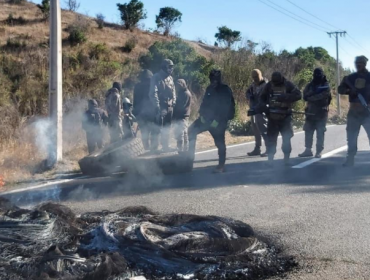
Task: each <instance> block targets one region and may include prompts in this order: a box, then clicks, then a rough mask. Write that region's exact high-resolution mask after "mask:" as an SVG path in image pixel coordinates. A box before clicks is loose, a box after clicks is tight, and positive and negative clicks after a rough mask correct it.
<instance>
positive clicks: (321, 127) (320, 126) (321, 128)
mask: <svg viewBox="0 0 370 280" xmlns="http://www.w3.org/2000/svg"><path fill="white" fill-rule="evenodd" d="M327 120H328V119H327V117H325V118H323V119H322V120H320V121H318V122H317V125H316V155H315V157H316V158H321V153H322V151H323V150H324V142H325V132H326V122H327Z"/></svg>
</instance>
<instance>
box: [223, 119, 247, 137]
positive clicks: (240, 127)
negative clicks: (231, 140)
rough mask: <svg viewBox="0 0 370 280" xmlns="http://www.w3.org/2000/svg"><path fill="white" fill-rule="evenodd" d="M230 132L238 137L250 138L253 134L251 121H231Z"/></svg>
mask: <svg viewBox="0 0 370 280" xmlns="http://www.w3.org/2000/svg"><path fill="white" fill-rule="evenodd" d="M228 128H229V132H230V133H231V134H233V135H237V136H248V135H251V133H252V126H251V122H250V121H243V120H239V119H233V120H231V121H229V126H228Z"/></svg>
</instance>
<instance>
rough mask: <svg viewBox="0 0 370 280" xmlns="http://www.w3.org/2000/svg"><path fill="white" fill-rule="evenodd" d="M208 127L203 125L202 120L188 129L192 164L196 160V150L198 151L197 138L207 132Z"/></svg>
mask: <svg viewBox="0 0 370 280" xmlns="http://www.w3.org/2000/svg"><path fill="white" fill-rule="evenodd" d="M207 130H208V127H207V126H205V125H204V124H202V122H201V120H200V119H197V120H195V122H193V123H192V125H190V127H189V129H188V134H189V150H188V151H189V153H188V154H189V158H190V160H191V162H194V158H195V149H196V142H197V136H198V134H199V133H202V132H204V131H207Z"/></svg>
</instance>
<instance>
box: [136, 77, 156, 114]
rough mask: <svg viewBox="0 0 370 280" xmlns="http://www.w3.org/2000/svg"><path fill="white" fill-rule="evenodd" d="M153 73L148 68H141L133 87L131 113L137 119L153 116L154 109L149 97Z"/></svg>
mask: <svg viewBox="0 0 370 280" xmlns="http://www.w3.org/2000/svg"><path fill="white" fill-rule="evenodd" d="M152 77H153V73H152V72H151V71H150V70H143V71H142V72H141V73H140V76H139V80H140V82H139V83H138V84H137V85H136V86H135V89H134V105H133V114H134V115H135V116H136V117H137V118H139V119H147V120H149V119H152V118H154V116H155V110H154V107H153V105H152V102H151V100H150V99H149V91H150V80H151V78H152Z"/></svg>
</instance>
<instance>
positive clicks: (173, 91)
mask: <svg viewBox="0 0 370 280" xmlns="http://www.w3.org/2000/svg"><path fill="white" fill-rule="evenodd" d="M171 83H172V106H173V107H175V106H176V87H175V84H174V82H173V78H172V77H171Z"/></svg>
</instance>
